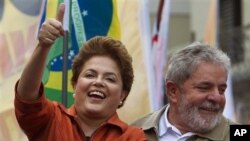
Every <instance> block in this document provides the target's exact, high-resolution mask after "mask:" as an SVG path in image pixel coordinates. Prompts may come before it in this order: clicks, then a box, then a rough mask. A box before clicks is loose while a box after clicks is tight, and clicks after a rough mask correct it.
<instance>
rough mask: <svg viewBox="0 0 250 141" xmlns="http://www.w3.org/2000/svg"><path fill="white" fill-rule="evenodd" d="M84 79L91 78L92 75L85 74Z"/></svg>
mask: <svg viewBox="0 0 250 141" xmlns="http://www.w3.org/2000/svg"><path fill="white" fill-rule="evenodd" d="M85 77H86V78H93V77H94V75H93V74H86V75H85Z"/></svg>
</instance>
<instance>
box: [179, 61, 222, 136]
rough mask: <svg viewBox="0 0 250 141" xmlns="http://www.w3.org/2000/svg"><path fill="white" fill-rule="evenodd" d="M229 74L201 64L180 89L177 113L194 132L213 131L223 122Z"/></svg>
mask: <svg viewBox="0 0 250 141" xmlns="http://www.w3.org/2000/svg"><path fill="white" fill-rule="evenodd" d="M226 81H227V73H226V71H225V70H224V69H223V68H222V67H220V66H218V65H215V64H206V63H201V64H200V65H199V66H198V68H197V70H196V71H195V72H194V73H193V74H192V76H191V77H190V78H189V79H188V80H186V81H185V82H184V84H183V86H182V87H181V88H180V89H181V90H180V97H178V102H177V105H178V112H179V114H180V119H181V120H182V121H184V125H186V126H187V128H188V129H189V130H191V132H196V133H202V132H207V131H209V130H211V129H213V128H214V127H215V126H216V125H217V124H218V123H219V121H220V119H221V117H222V112H223V110H224V106H225V95H224V92H225V90H226V87H227V85H226Z"/></svg>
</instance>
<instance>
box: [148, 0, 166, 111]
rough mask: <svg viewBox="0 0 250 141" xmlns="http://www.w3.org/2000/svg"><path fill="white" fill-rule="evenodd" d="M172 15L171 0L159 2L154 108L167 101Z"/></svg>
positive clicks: (154, 47)
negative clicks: (166, 84)
mask: <svg viewBox="0 0 250 141" xmlns="http://www.w3.org/2000/svg"><path fill="white" fill-rule="evenodd" d="M169 17H170V0H161V1H160V3H159V8H158V13H157V19H156V23H155V25H154V26H155V27H154V28H155V29H154V30H155V31H154V33H153V37H152V56H153V57H152V59H153V74H151V75H153V77H154V80H155V81H154V82H155V83H154V86H153V87H154V88H155V90H154V93H152V94H151V99H152V104H151V105H153V110H159V109H160V108H161V107H162V106H163V105H164V101H166V98H165V97H164V96H165V87H164V84H165V83H164V82H165V81H164V77H165V75H164V74H165V66H166V59H167V58H166V57H167V56H166V54H167V44H168V36H167V35H168V30H169Z"/></svg>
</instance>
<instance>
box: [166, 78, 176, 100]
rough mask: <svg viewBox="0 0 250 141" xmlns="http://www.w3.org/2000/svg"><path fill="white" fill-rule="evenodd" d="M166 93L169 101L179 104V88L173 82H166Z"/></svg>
mask: <svg viewBox="0 0 250 141" xmlns="http://www.w3.org/2000/svg"><path fill="white" fill-rule="evenodd" d="M165 85H166V91H167V96H168V99H169V101H171V102H174V103H175V102H177V99H178V86H177V85H176V84H175V83H174V82H173V81H166V84H165Z"/></svg>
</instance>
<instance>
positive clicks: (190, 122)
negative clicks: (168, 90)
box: [178, 94, 224, 133]
mask: <svg viewBox="0 0 250 141" xmlns="http://www.w3.org/2000/svg"><path fill="white" fill-rule="evenodd" d="M199 107H203V108H205V107H206V108H212V109H216V110H218V113H216V114H210V115H209V114H207V115H206V116H204V115H203V116H202V115H201V114H200V113H199ZM199 107H197V106H194V105H191V104H189V103H188V101H187V100H186V98H185V96H184V95H183V94H181V101H180V106H179V107H178V111H179V112H180V118H181V120H182V121H184V122H185V124H186V125H187V126H188V127H189V128H190V129H191V132H194V133H204V132H208V131H210V130H212V129H213V128H214V127H215V126H216V125H218V124H219V122H220V120H221V118H222V112H223V109H224V108H222V107H220V105H219V104H214V103H212V102H209V101H205V102H203V103H202V104H201V105H200V106H199Z"/></svg>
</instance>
